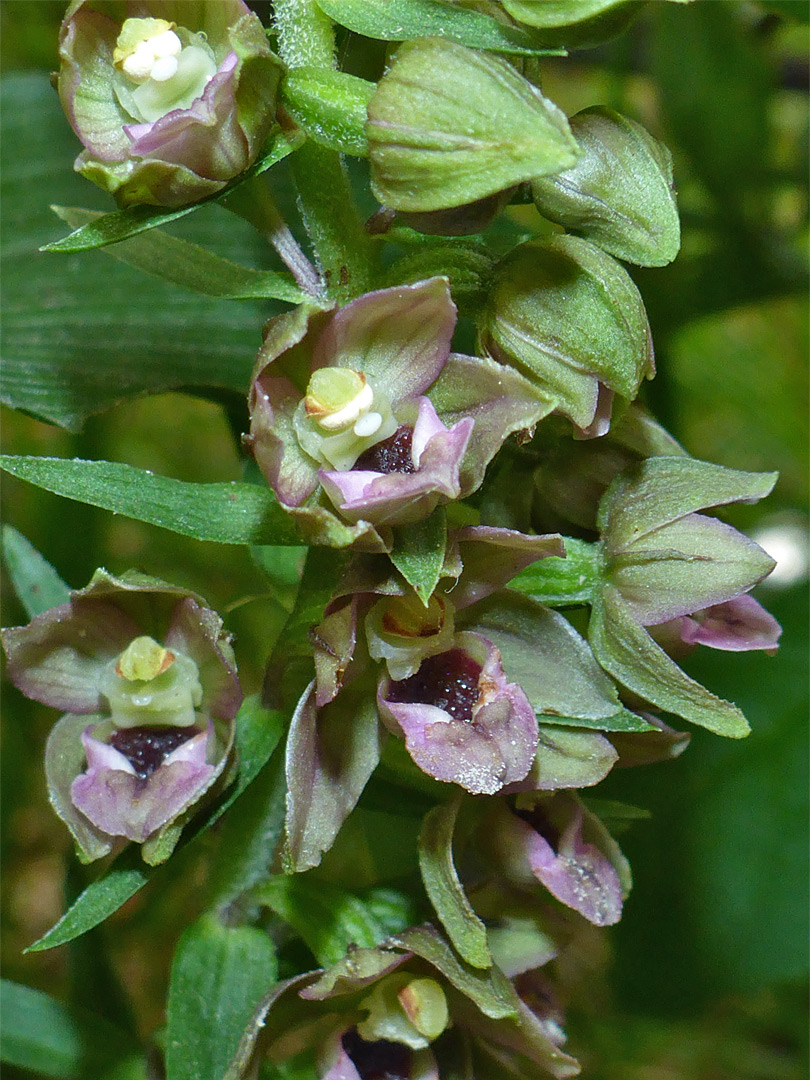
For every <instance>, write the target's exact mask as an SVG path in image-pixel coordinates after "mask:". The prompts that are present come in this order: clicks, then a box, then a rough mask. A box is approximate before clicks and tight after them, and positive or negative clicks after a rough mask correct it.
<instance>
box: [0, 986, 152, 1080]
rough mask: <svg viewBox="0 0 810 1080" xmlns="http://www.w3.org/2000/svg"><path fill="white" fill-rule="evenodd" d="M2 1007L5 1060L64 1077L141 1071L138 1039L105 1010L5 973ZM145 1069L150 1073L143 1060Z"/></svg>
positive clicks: (87, 1079) (0, 1056) (0, 1042)
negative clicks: (79, 1005)
mask: <svg viewBox="0 0 810 1080" xmlns="http://www.w3.org/2000/svg"><path fill="white" fill-rule="evenodd" d="M0 1012H2V1018H3V1019H2V1032H1V1033H0V1060H2V1061H3V1062H4V1063H5V1064H6V1065H16V1066H18V1067H20V1068H23V1069H30V1070H32V1071H33V1072H36V1073H37V1074H38V1075H39V1076H47V1077H57V1078H60V1080H91V1078H92V1080H101V1078H102V1077H107V1078H108V1080H114V1078H119V1080H125V1078H126V1077H129V1076H130V1075H132V1076H136V1075H137V1073H136V1072H135V1071H134V1070H135V1064H136V1063H135V1062H133V1061H132V1058H133V1056H135V1055H136V1054H137V1046H136V1044H135V1043H134V1042H133V1041H132V1039H131V1038H130V1036H129V1035H127V1034H126V1032H124V1031H121V1030H120V1029H119V1028H117V1027H115V1026H114V1025H112V1024H111V1023H110V1022H109V1021H108V1020H105V1019H104V1018H103V1017H101V1016H96V1015H95V1014H93V1013H91V1012H88V1011H87V1010H85V1009H76V1008H70V1007H69V1006H68V1005H65V1004H63V1003H62V1002H61V1001H56V1000H55V999H54V998H52V997H49V995H48V994H43V993H41V992H40V991H39V990H32V989H31V988H30V987H28V986H20V985H18V984H17V983H13V982H9V981H8V980H6V979H4V980H3V981H2V983H0ZM127 1064H129V1065H130V1067H131V1068H132V1070H133V1072H132V1073H130V1071H129V1069H127ZM140 1074H141V1076H143V1075H145V1063H143V1062H142V1063H141V1070H140Z"/></svg>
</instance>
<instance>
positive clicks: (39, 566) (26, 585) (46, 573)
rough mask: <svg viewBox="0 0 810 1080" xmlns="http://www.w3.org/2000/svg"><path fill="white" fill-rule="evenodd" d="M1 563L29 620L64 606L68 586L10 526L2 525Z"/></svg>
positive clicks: (68, 594)
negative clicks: (6, 569) (4, 566)
mask: <svg viewBox="0 0 810 1080" xmlns="http://www.w3.org/2000/svg"><path fill="white" fill-rule="evenodd" d="M2 546H3V560H4V561H5V564H6V566H7V567H8V571H9V575H10V577H11V582H12V584H13V586H14V591H15V592H16V593H17V596H18V597H19V600H20V603H21V604H22V605H23V607H24V608H25V610H26V613H27V614H28V616H29V618H32V619H33V618H34V616H35V615H41V614H42V612H43V611H48V609H49V608H52V607H59V605H60V604H66V603H67V601H68V600H69V599H70V586H68V585H66V584H65V582H64V581H62V579H61V577H60V576H59V575H58V574H57V572H56V570H54V568H53V567H52V566H51V564H50V563H49V562H46V560H45V559H44V558H43V557H42V556H41V555H40V553H39V552H38V551H37V549H36V548H35V547H34V546H33V544H30V543H29V542H28V541H27V540H26V538H25V537H24V536H23V535H22V533H20V532H17V530H16V529H14V528H12V526H11V525H4V526H3V533H2Z"/></svg>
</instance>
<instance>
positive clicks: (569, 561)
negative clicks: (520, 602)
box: [509, 536, 602, 607]
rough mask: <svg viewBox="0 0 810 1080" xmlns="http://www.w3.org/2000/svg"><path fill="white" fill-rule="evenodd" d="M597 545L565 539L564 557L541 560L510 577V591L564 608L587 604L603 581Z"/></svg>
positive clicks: (551, 605)
mask: <svg viewBox="0 0 810 1080" xmlns="http://www.w3.org/2000/svg"><path fill="white" fill-rule="evenodd" d="M601 562H602V556H601V547H600V545H599V544H591V543H587V542H586V541H585V540H575V539H573V538H572V537H570V536H566V537H565V558H564V559H561V558H559V557H558V556H555V555H552V556H550V557H549V558H547V559H540V560H539V561H538V562H536V563H532V565H531V566H527V567H526V569H525V570H521V572H520V573H519V574H518V575H517V577H514V578H512V580H511V581H510V582H509V588H510V589H516V590H517V591H518V592H521V593H525V594H526V595H527V596H531V597H532V598H533V599H535V600H537V601H538V603H540V604H547V605H549V606H550V607H565V606H567V605H569V604H589V603H590V602H591V600H592V599H593V595H594V592H595V590H596V589H597V587H598V585H599V583H600V582H601V580H602V566H601Z"/></svg>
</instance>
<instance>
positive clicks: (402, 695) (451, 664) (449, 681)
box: [387, 649, 481, 722]
mask: <svg viewBox="0 0 810 1080" xmlns="http://www.w3.org/2000/svg"><path fill="white" fill-rule="evenodd" d="M480 675H481V665H480V664H478V663H476V661H475V660H473V658H472V657H471V656H468V655H467V653H465V652H464V651H463V650H462V649H450V650H449V651H448V652H444V653H439V655H438V656H429V657H428V658H427V659H426V660H423V661H422V663H421V665H420V667H419V670H418V671H417V672H416V674H415V675H411V676H410V677H409V678H407V679H401V680H400V681H399V682H392V683H391V688H390V690H389V691H388V695H387V696H388V700H389V701H394V702H397V703H401V704H408V705H416V704H419V705H435V706H436V708H437V709H444V711H445V712H446V713H449V714H450V715H451V716H452V717H453V719H454V720H466V721H468V722H469V721H470V720H472V711H473V706H474V705H475V703H476V702H477V701H478V692H479V691H478V679H479V678H480Z"/></svg>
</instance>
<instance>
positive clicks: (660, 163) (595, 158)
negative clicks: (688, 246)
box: [532, 106, 681, 266]
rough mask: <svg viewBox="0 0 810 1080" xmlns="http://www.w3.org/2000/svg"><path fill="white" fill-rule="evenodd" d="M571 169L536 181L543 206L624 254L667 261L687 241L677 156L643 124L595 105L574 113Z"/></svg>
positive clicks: (642, 261)
mask: <svg viewBox="0 0 810 1080" xmlns="http://www.w3.org/2000/svg"><path fill="white" fill-rule="evenodd" d="M571 130H572V131H573V133H574V135H575V136H576V139H577V142H578V143H579V147H580V150H581V152H582V153H581V156H580V159H579V161H578V162H577V163H576V165H574V167H573V168H572V169H567V170H566V171H565V172H563V173H559V174H557V175H555V176H545V177H538V178H537V179H535V180H534V181H533V182H532V194H533V196H534V201H535V205H536V206H537V209H538V210H539V211H540V213H541V214H543V216H544V217H547V218H548V219H549V220H550V221H556V222H557V223H558V224H559V225H564V226H565V228H566V229H570V230H571V231H573V232H576V233H580V234H581V235H582V236H584V237H585V238H586V239H587V240H591V241H592V242H593V243H594V244H598V245H599V247H601V248H604V250H605V251H609V252H610V254H611V255H615V256H616V257H617V258H619V259H626V260H627V261H628V262H632V263H637V264H638V265H639V266H665V265H666V264H667V263H669V262H672V260H673V259H674V258H675V256H676V255H677V254H678V249H679V247H680V242H681V231H680V222H679V220H678V208H677V206H676V204H675V194H674V191H673V187H672V156H671V154H670V153H669V151H668V150H667V148H666V147H665V146H664V145H663V144H662V143H660V142H658V141H657V140H656V139H654V138H653V137H652V135H650V134H649V132H647V131H645V130H644V128H643V127H642V126H641V125H640V124H637V123H635V122H634V121H633V120H628V119H627V117H625V116H621V115H620V114H619V113H617V112H613V110H612V109H605V108H602V107H601V106H595V107H594V108H591V109H585V110H583V112H580V113H577V115H576V116H573V117H572V118H571Z"/></svg>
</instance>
